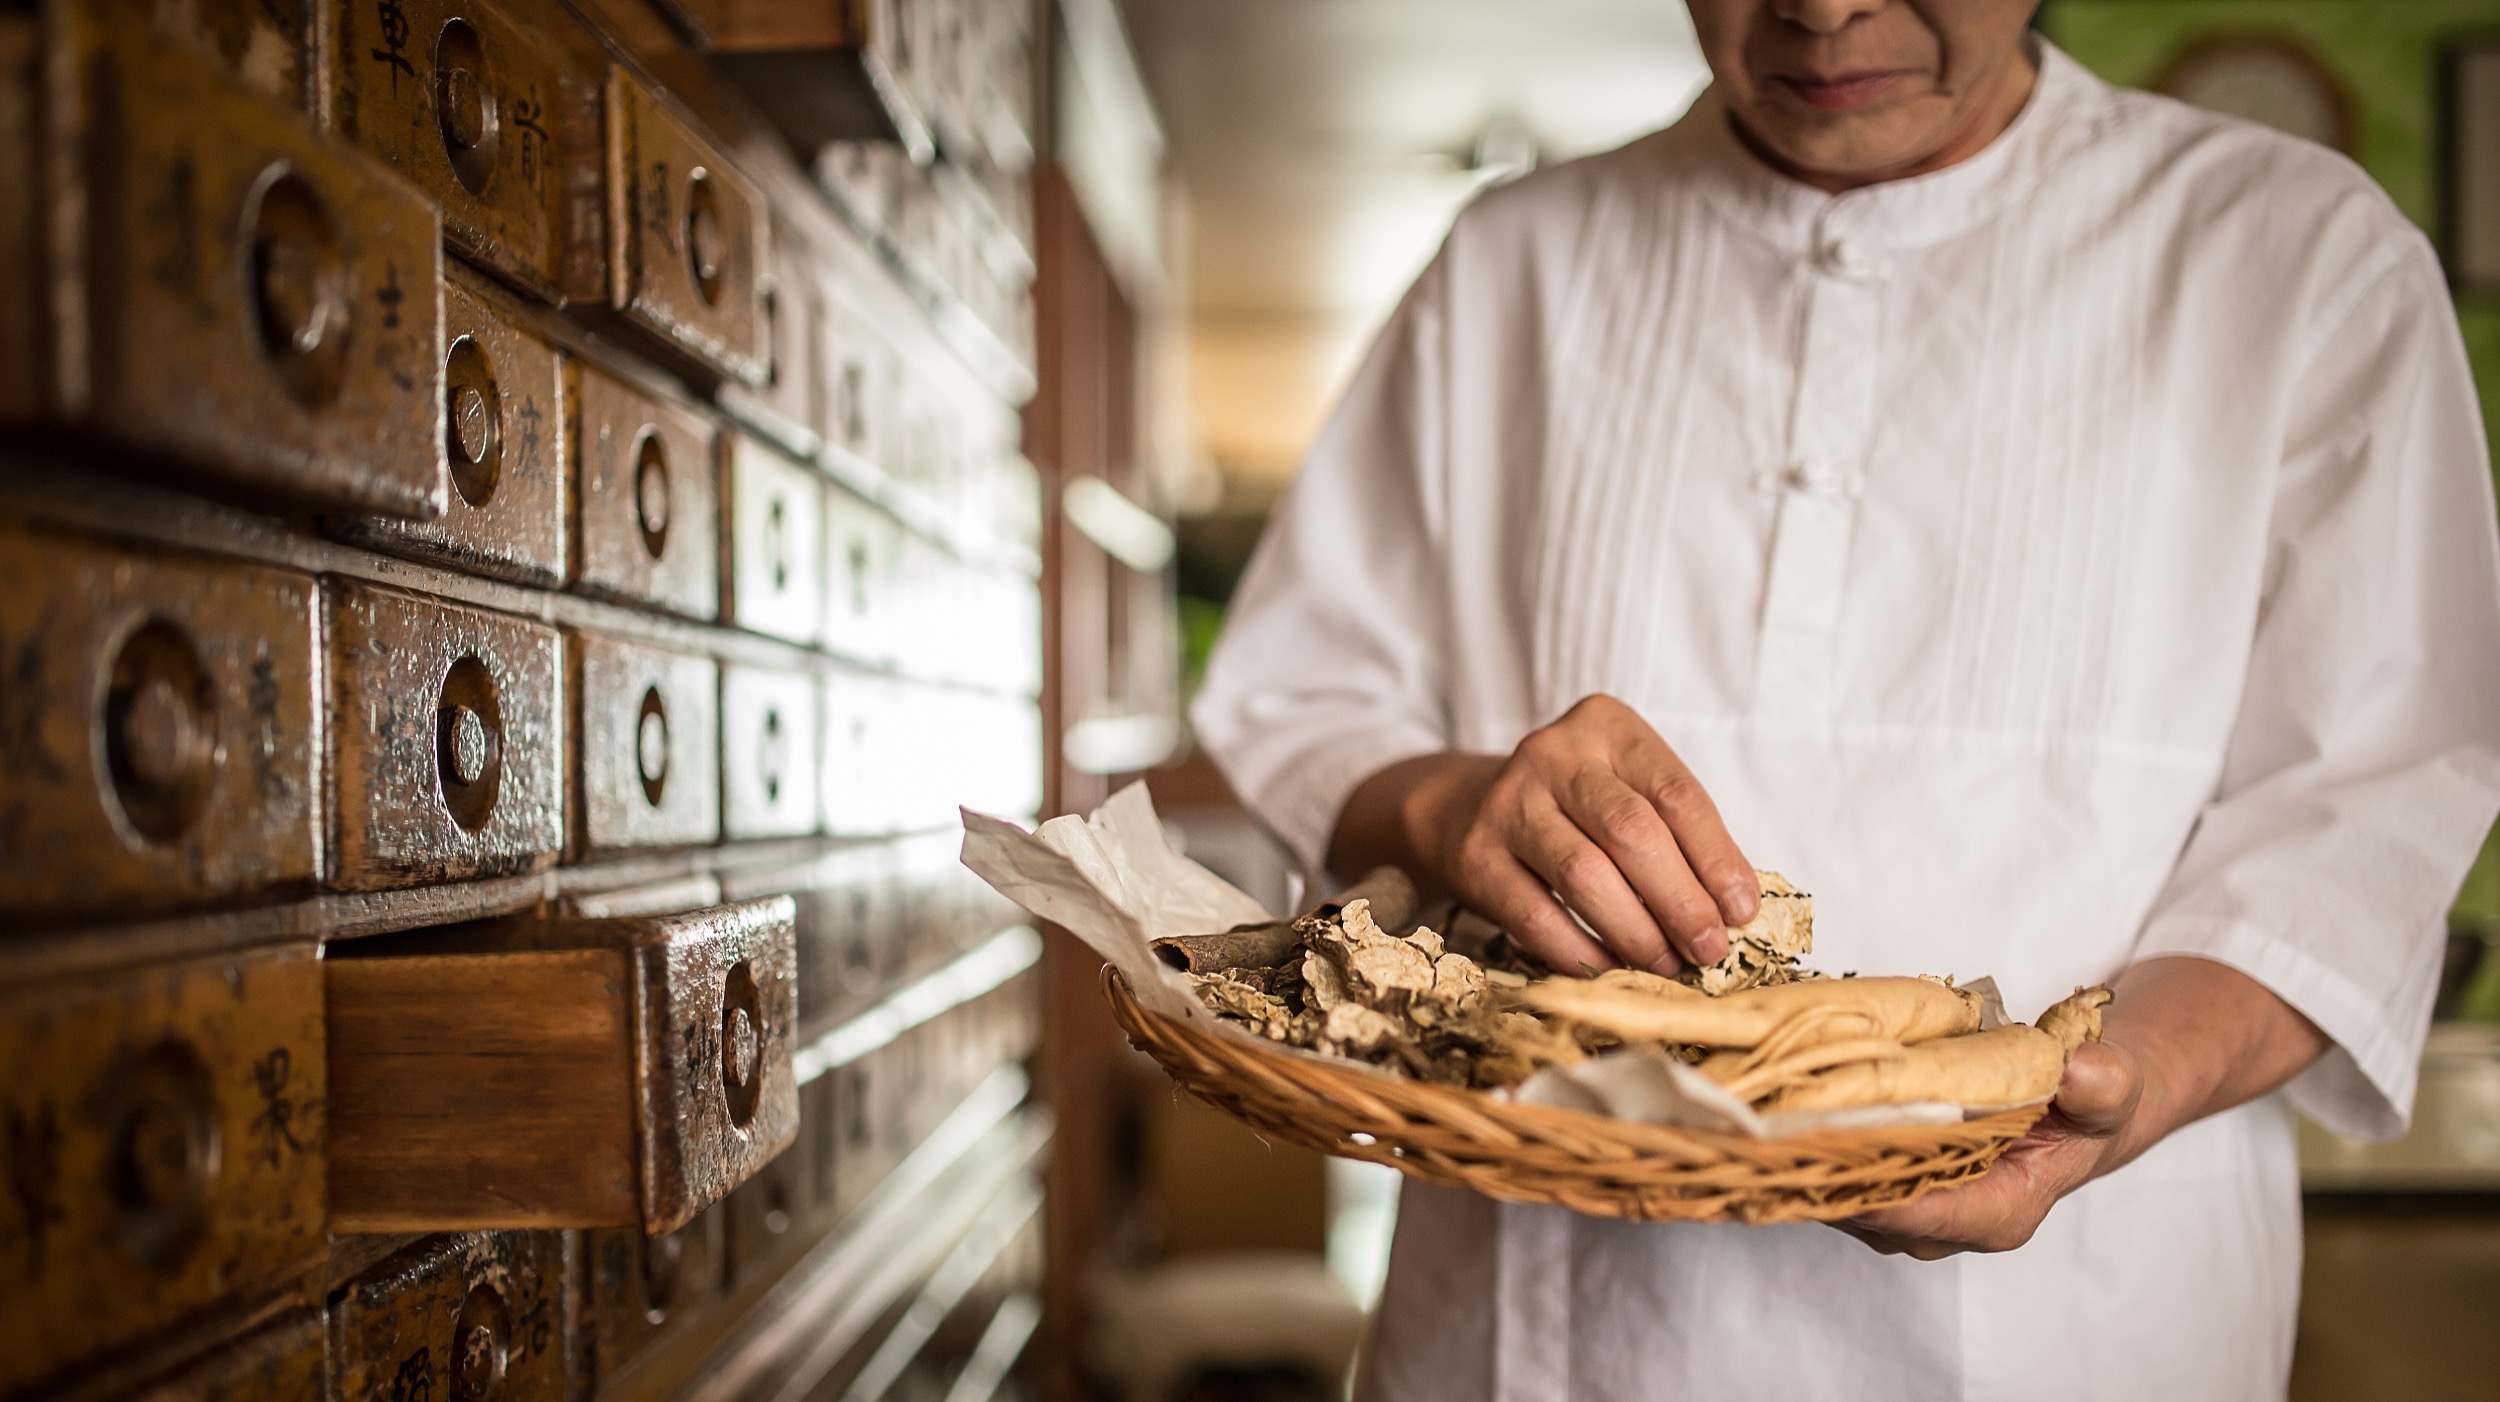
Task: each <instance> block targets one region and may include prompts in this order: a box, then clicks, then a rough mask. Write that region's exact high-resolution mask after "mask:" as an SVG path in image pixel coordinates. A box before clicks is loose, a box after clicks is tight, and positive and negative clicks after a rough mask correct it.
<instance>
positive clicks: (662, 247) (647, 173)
mask: <svg viewBox="0 0 2500 1402" xmlns="http://www.w3.org/2000/svg"><path fill="white" fill-rule="evenodd" d="M607 116H608V243H609V264H608V277H609V294H610V300H611V303H612V305H614V307H615V308H616V310H617V311H618V312H619V313H620V314H622V315H623V316H624V318H625V319H626V320H627V321H629V322H630V323H632V324H633V325H635V326H637V327H639V328H640V329H642V330H644V331H646V332H648V333H650V335H651V336H652V337H653V338H655V339H656V340H657V341H659V342H660V343H661V344H663V345H666V346H667V347H669V348H670V349H672V350H675V351H677V352H679V353H681V354H683V355H685V356H687V357H689V358H691V359H692V360H694V361H696V362H697V363H699V364H701V365H702V366H704V367H705V368H707V369H710V370H713V371H715V372H717V373H719V374H722V375H726V376H729V377H730V378H732V379H737V380H743V381H745V382H746V383H748V384H751V385H752V384H761V383H762V382H763V380H764V375H765V358H764V355H765V351H764V337H763V323H764V317H763V298H762V291H761V279H762V273H763V268H764V239H765V233H766V229H765V216H764V197H763V194H762V192H760V191H758V190H757V189H756V188H755V185H754V184H753V183H752V182H751V181H749V180H748V179H747V178H746V176H745V175H743V174H741V173H740V172H739V171H738V170H736V169H735V168H734V167H733V166H732V165H731V164H730V162H729V160H728V158H727V156H726V155H725V154H724V153H723V152H722V151H720V149H719V148H717V147H715V146H713V145H712V143H711V142H710V141H708V140H706V139H705V138H704V137H703V136H702V135H701V134H700V133H698V132H697V131H696V130H695V129H694V128H693V126H691V125H690V124H688V123H687V122H686V121H685V120H684V119H683V118H681V117H679V116H678V115H677V113H676V112H675V111H673V110H671V109H670V108H669V107H668V106H667V105H666V104H665V103H663V102H662V101H661V100H660V98H659V97H657V96H656V95H655V94H653V93H652V91H651V90H650V89H649V88H646V87H644V86H643V85H642V83H641V82H640V81H639V80H637V79H636V78H635V77H634V76H633V75H632V74H629V73H627V72H626V71H625V70H623V69H621V68H611V69H609V70H608V96H607Z"/></svg>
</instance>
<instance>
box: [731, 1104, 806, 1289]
mask: <svg viewBox="0 0 2500 1402" xmlns="http://www.w3.org/2000/svg"><path fill="white" fill-rule="evenodd" d="M814 1147H815V1146H814V1143H813V1141H812V1140H811V1138H810V1137H809V1135H808V1134H807V1132H806V1126H804V1125H801V1126H800V1127H799V1128H798V1130H797V1131H796V1132H795V1133H793V1135H792V1136H791V1139H790V1144H789V1147H787V1148H785V1149H783V1150H782V1151H781V1152H780V1153H778V1154H775V1155H774V1156H773V1157H772V1159H771V1160H770V1161H769V1162H767V1163H765V1164H764V1165H763V1166H762V1167H761V1168H758V1169H757V1170H756V1171H755V1176H754V1177H752V1178H750V1179H748V1180H747V1181H745V1182H744V1183H741V1184H739V1185H738V1187H737V1188H736V1190H735V1191H733V1192H731V1193H730V1195H729V1197H728V1199H727V1201H725V1202H724V1203H723V1204H722V1206H723V1207H725V1208H726V1209H727V1210H728V1221H727V1228H728V1238H729V1268H728V1271H727V1277H728V1286H729V1288H730V1289H732V1290H738V1289H743V1288H744V1287H746V1286H749V1285H752V1284H754V1283H755V1282H756V1281H758V1280H762V1279H765V1278H766V1277H768V1276H769V1275H771V1274H772V1271H771V1269H770V1268H771V1267H772V1266H773V1265H774V1263H775V1262H776V1261H777V1260H778V1258H780V1256H781V1255H782V1254H783V1253H784V1251H785V1250H787V1249H788V1248H789V1247H790V1246H791V1244H792V1243H794V1242H797V1241H799V1240H800V1239H802V1238H803V1237H805V1236H806V1235H807V1230H806V1229H807V1227H808V1224H809V1222H810V1221H811V1220H812V1219H813V1218H814V1216H815V1213H816V1206H817V1203H816V1163H815V1155H814Z"/></svg>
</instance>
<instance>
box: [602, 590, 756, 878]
mask: <svg viewBox="0 0 2500 1402" xmlns="http://www.w3.org/2000/svg"><path fill="white" fill-rule="evenodd" d="M572 648H573V669H574V670H573V676H574V692H573V694H574V695H575V696H577V697H579V698H580V699H581V718H580V727H581V729H580V732H579V733H580V735H581V779H580V787H579V790H578V794H579V800H580V811H581V823H582V830H581V841H582V846H583V848H584V849H585V850H588V851H593V852H605V851H615V850H618V849H622V848H633V847H667V846H676V845H682V844H686V843H697V842H716V841H718V840H719V839H720V799H721V795H720V767H719V765H720V749H719V740H718V738H717V736H718V734H719V726H718V721H717V712H716V710H715V707H717V706H718V705H719V700H720V671H719V669H718V668H717V667H716V666H714V665H713V663H712V662H711V660H710V659H709V658H702V657H690V656H687V655H686V654H684V653H678V652H667V651H663V650H662V649H659V648H655V647H646V646H643V645H642V644H640V643H629V642H625V641H622V640H620V639H616V638H610V637H606V636H603V635H601V634H597V633H576V634H574V635H572Z"/></svg>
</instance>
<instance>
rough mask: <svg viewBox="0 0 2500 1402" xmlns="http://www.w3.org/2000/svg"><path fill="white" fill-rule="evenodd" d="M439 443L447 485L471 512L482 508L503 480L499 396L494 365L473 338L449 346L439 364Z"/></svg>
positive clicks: (500, 394) (469, 337)
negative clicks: (447, 459) (442, 416)
mask: <svg viewBox="0 0 2500 1402" xmlns="http://www.w3.org/2000/svg"><path fill="white" fill-rule="evenodd" d="M443 382H444V387H445V395H444V404H445V411H446V416H447V417H446V422H445V424H444V429H445V435H444V436H445V438H446V439H447V441H448V442H449V444H450V447H451V454H450V456H451V485H452V488H453V490H455V491H457V492H458V493H459V494H460V499H461V500H462V501H464V502H467V503H468V504H469V505H471V506H484V505H485V504H486V503H487V502H488V501H490V500H492V499H493V498H494V495H495V484H496V483H497V482H498V481H499V480H501V478H502V475H503V394H502V392H501V391H500V390H499V389H497V387H496V385H495V367H494V364H493V363H492V362H491V361H489V360H488V359H487V358H486V350H485V348H484V347H482V346H480V345H479V344H478V342H477V338H476V337H474V336H462V337H461V338H459V339H458V340H456V341H453V342H452V343H451V351H450V353H449V354H448V355H446V356H444V358H443Z"/></svg>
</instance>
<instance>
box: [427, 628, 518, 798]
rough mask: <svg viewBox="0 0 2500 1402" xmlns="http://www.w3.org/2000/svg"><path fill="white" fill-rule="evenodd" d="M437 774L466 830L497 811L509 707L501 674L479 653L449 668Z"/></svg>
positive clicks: (440, 718) (441, 708)
mask: <svg viewBox="0 0 2500 1402" xmlns="http://www.w3.org/2000/svg"><path fill="white" fill-rule="evenodd" d="M435 715H436V721H437V735H436V743H435V757H434V767H435V774H436V776H437V778H438V779H439V781H440V783H441V788H442V794H443V806H444V807H445V808H446V809H449V810H450V812H451V819H452V821H453V822H455V823H458V824H459V825H460V829H461V831H463V832H476V831H477V830H478V829H480V828H483V827H485V826H486V823H487V820H488V819H490V818H492V817H493V816H494V813H495V799H496V796H497V795H498V794H499V793H500V792H501V791H502V788H503V707H502V705H501V703H500V702H499V701H498V700H497V698H496V695H495V679H494V676H493V674H492V673H489V672H488V671H487V670H486V664H485V663H484V662H481V661H479V660H478V657H477V654H476V653H466V654H463V655H462V656H461V657H460V658H459V659H457V660H456V661H454V662H453V663H452V664H451V667H450V669H449V670H447V671H445V672H444V674H443V689H442V700H441V702H440V704H439V705H438V706H437V708H436V711H435Z"/></svg>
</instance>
